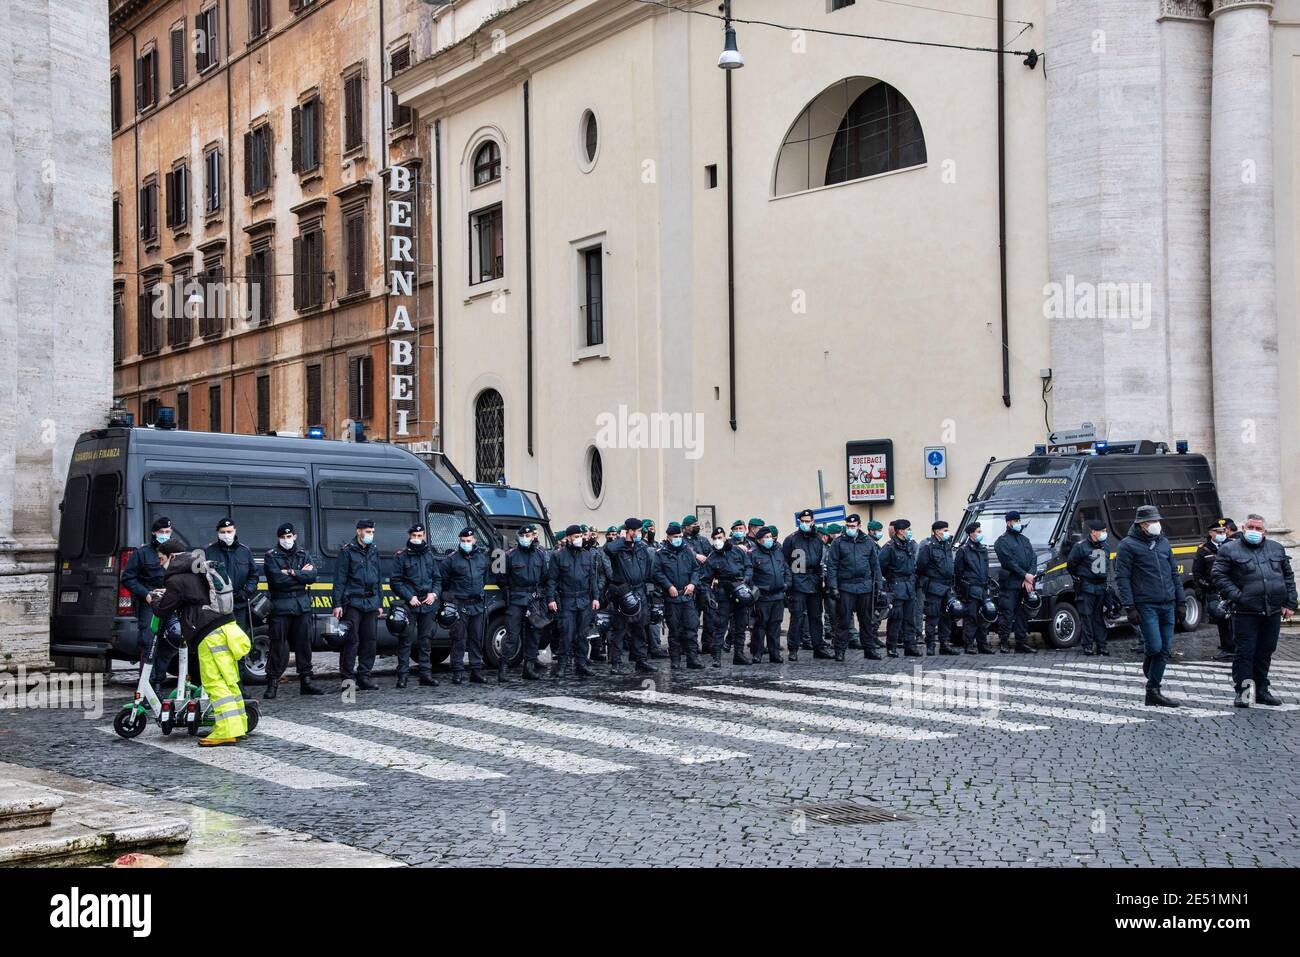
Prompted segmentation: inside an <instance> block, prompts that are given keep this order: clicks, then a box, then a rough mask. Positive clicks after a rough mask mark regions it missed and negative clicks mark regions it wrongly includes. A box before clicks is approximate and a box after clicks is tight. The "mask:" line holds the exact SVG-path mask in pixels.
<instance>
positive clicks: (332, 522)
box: [316, 482, 420, 556]
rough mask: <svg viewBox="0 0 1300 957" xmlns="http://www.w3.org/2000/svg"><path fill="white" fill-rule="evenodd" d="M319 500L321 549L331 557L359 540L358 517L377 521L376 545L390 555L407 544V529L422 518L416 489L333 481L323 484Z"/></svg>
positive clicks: (317, 494)
mask: <svg viewBox="0 0 1300 957" xmlns="http://www.w3.org/2000/svg"><path fill="white" fill-rule="evenodd" d="M316 497H317V499H318V500H319V502H320V522H321V544H320V548H321V551H322V552H323V553H324V554H326V555H331V556H333V555H337V554H338V553H339V549H340V548H342V547H343V546H344V545H346V544H347V543H348V542H349V541H350V540H351V539H353V538H355V537H356V534H357V519H359V518H371V519H374V522H375V544H376V545H377V546H378V547H379V550H380V551H381V552H383V553H384V554H385V555H391V554H392V553H393V552H395V551H397V550H398V549H399V548H401V547H402V546H403V545H405V544H406V535H407V533H406V530H407V529H408V528H410V527H411V526H412V525H414V524H415V523H416V522H417V521H418V520H419V515H420V496H419V494H418V493H417V492H416V490H415V488H414V487H410V488H407V487H403V486H388V487H386V488H383V489H373V488H361V487H358V486H348V485H339V484H336V483H333V482H331V483H329V484H322V485H321V486H320V487H319V488H318V489H317V491H316Z"/></svg>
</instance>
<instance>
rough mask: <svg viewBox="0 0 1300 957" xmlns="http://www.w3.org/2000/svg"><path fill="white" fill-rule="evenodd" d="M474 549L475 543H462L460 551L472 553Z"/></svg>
mask: <svg viewBox="0 0 1300 957" xmlns="http://www.w3.org/2000/svg"><path fill="white" fill-rule="evenodd" d="M473 549H474V543H473V542H461V543H460V550H461V551H462V552H468V551H472V550H473Z"/></svg>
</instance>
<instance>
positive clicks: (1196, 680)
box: [1052, 661, 1300, 692]
mask: <svg viewBox="0 0 1300 957" xmlns="http://www.w3.org/2000/svg"><path fill="white" fill-rule="evenodd" d="M1067 668H1068V669H1071V670H1073V671H1074V672H1075V673H1080V672H1086V673H1092V672H1096V673H1097V675H1098V676H1099V677H1100V676H1103V675H1121V676H1123V677H1125V678H1133V677H1136V678H1138V679H1139V680H1142V669H1141V668H1140V667H1134V666H1128V667H1126V666H1124V665H1103V664H1096V663H1093V662H1087V661H1079V662H1071V663H1069V664H1059V665H1053V666H1052V670H1053V671H1058V670H1062V669H1067ZM1165 678H1166V680H1167V681H1169V683H1170V684H1175V685H1182V686H1185V687H1190V688H1204V689H1207V690H1211V691H1227V692H1231V691H1232V690H1233V689H1232V677H1231V672H1229V673H1228V676H1226V677H1224V678H1220V677H1219V676H1218V675H1215V674H1207V673H1206V672H1204V671H1198V670H1193V669H1190V668H1186V667H1183V666H1181V665H1169V666H1167V667H1166V668H1165ZM1269 687H1271V688H1273V687H1276V688H1286V689H1288V690H1293V691H1294V690H1297V689H1300V681H1279V680H1277V678H1276V676H1274V675H1273V674H1272V673H1271V672H1270V674H1269Z"/></svg>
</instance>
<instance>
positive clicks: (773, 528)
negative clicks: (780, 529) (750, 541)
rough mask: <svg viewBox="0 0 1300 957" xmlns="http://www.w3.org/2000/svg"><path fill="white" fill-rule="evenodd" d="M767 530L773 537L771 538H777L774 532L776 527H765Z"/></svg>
mask: <svg viewBox="0 0 1300 957" xmlns="http://www.w3.org/2000/svg"><path fill="white" fill-rule="evenodd" d="M767 530H768V531H769V532H771V533H772V537H773V538H776V536H777V531H776V526H775V525H769V526H767Z"/></svg>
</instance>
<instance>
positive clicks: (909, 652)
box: [903, 645, 925, 658]
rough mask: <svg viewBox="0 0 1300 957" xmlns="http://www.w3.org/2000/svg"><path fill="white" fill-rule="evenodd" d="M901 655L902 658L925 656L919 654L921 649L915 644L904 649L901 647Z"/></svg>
mask: <svg viewBox="0 0 1300 957" xmlns="http://www.w3.org/2000/svg"><path fill="white" fill-rule="evenodd" d="M903 657H904V658H924V657H925V656H924V655H923V654H921V649H920V648H917V647H916V646H915V645H913V646H912V647H911V648H904V649H903Z"/></svg>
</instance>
